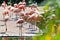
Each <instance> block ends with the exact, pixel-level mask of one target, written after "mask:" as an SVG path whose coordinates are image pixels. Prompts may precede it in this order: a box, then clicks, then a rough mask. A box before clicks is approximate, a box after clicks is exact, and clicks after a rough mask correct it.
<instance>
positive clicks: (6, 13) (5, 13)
mask: <svg viewBox="0 0 60 40" xmlns="http://www.w3.org/2000/svg"><path fill="white" fill-rule="evenodd" d="M8 13H9V12H8V10H4V12H3V19H4V17H5V16H6V15H9V14H8Z"/></svg>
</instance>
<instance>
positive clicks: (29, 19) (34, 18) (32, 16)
mask: <svg viewBox="0 0 60 40" xmlns="http://www.w3.org/2000/svg"><path fill="white" fill-rule="evenodd" d="M35 15H36V14H32V15H31V16H29V17H28V21H29V22H32V23H35V25H36V20H37V17H36V16H35ZM29 28H31V26H30V25H29ZM33 29H34V30H35V29H36V28H35V27H34V28H33Z"/></svg>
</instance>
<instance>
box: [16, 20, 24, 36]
mask: <svg viewBox="0 0 60 40" xmlns="http://www.w3.org/2000/svg"><path fill="white" fill-rule="evenodd" d="M23 23H24V20H23V19H18V20H17V21H16V24H20V27H19V35H20V30H21V36H22V27H23Z"/></svg>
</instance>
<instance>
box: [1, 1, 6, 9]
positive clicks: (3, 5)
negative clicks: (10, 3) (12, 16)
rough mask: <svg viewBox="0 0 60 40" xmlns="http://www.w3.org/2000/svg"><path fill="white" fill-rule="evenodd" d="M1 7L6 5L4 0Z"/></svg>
mask: <svg viewBox="0 0 60 40" xmlns="http://www.w3.org/2000/svg"><path fill="white" fill-rule="evenodd" d="M2 7H3V8H4V9H5V7H6V2H5V1H3V3H2Z"/></svg>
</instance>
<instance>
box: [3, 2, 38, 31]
mask: <svg viewBox="0 0 60 40" xmlns="http://www.w3.org/2000/svg"><path fill="white" fill-rule="evenodd" d="M2 7H3V8H4V11H3V13H2V15H3V19H4V20H6V21H5V24H6V22H7V21H8V19H9V18H11V17H12V16H13V15H14V16H15V18H16V19H15V20H16V24H21V27H23V26H22V25H23V23H24V22H30V23H34V24H35V26H36V22H37V21H38V16H39V13H38V12H36V10H37V5H35V4H32V5H30V6H29V7H26V2H19V3H18V4H14V6H12V5H9V6H6V3H5V2H3V3H2ZM18 17H19V18H18ZM29 27H31V25H29ZM34 29H35V30H36V27H35V28H34ZM6 30H7V27H6ZM19 30H20V29H19Z"/></svg>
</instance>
